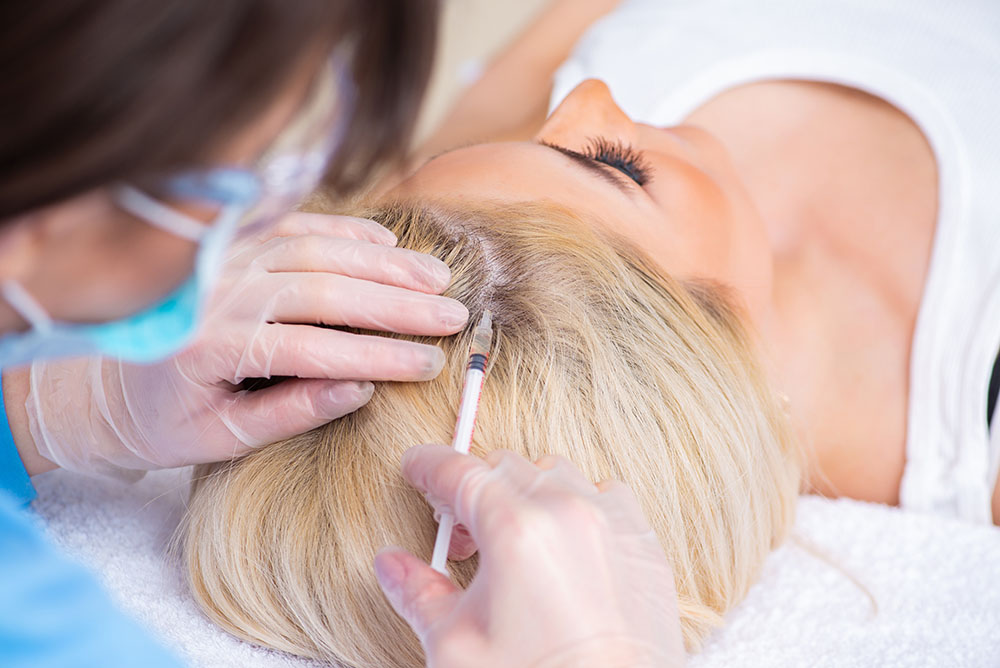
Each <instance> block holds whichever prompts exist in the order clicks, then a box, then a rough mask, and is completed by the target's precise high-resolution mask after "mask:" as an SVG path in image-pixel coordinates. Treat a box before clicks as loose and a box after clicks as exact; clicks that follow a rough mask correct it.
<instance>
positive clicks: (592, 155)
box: [539, 137, 652, 186]
mask: <svg viewBox="0 0 1000 668" xmlns="http://www.w3.org/2000/svg"><path fill="white" fill-rule="evenodd" d="M539 143H541V144H542V145H543V146H547V147H548V148H551V149H555V150H556V151H559V152H560V153H562V154H563V155H565V156H566V157H568V158H571V159H572V160H574V161H576V162H577V163H579V164H581V165H583V166H584V167H587V168H588V169H592V170H595V171H597V172H599V173H604V174H605V175H606V176H607V177H608V178H609V179H610V174H608V173H607V172H605V171H604V170H605V169H606V168H607V167H610V168H611V169H613V170H615V171H617V172H620V173H621V174H624V175H625V176H627V177H628V178H629V180H630V181H632V182H633V183H637V184H638V185H639V186H644V185H646V184H647V183H649V182H650V181H651V180H652V169H651V168H650V167H649V163H648V162H647V161H646V159H645V157H644V156H643V155H642V153H641V152H640V151H639V150H637V149H635V148H632V147H631V146H629V145H627V144H625V143H623V142H621V141H620V140H616V141H612V140H610V139H605V138H603V137H593V138H591V139H590V140H588V142H587V146H586V148H584V149H583V151H576V150H574V149H571V148H566V147H565V146H557V145H556V144H551V143H549V142H546V141H542V142H539ZM611 180H612V181H614V179H611Z"/></svg>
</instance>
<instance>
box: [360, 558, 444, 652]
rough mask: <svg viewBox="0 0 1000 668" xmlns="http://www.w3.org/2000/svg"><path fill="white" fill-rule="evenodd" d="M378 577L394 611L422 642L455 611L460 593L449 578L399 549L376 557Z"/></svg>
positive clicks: (376, 574)
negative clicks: (438, 621)
mask: <svg viewBox="0 0 1000 668" xmlns="http://www.w3.org/2000/svg"><path fill="white" fill-rule="evenodd" d="M375 577H376V578H377V579H378V583H379V586H380V587H382V591H383V592H384V593H385V597H386V598H387V599H389V603H390V604H391V605H392V609H393V610H395V611H396V613H397V614H399V616H400V617H402V618H403V619H404V620H406V623H407V624H409V625H410V627H411V628H412V629H413V631H414V633H416V634H417V637H419V638H420V640H421V642H423V640H424V639H425V638H426V636H427V633H428V631H429V630H430V629H431V627H433V626H434V623H435V622H436V621H437V620H439V619H441V618H442V617H444V616H445V615H447V614H449V613H450V612H451V611H452V610H453V609H454V607H455V605H456V604H457V603H458V595H459V594H460V593H461V592H460V590H459V589H458V587H456V586H455V585H454V584H453V583H452V582H451V580H449V579H448V578H447V577H446V576H444V575H442V574H441V573H438V572H437V571H435V570H434V569H433V568H431V567H430V566H428V565H427V564H425V563H424V562H422V561H420V560H419V559H417V558H416V557H415V556H413V555H412V554H410V553H409V552H406V551H404V550H401V549H400V548H392V547H389V548H383V549H382V550H381V551H380V552H379V553H378V554H377V555H376V556H375Z"/></svg>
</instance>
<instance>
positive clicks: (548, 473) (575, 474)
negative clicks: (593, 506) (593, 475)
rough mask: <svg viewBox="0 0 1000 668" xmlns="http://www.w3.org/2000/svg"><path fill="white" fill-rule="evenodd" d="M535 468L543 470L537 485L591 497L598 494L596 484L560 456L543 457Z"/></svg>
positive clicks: (536, 463) (536, 462) (538, 460)
mask: <svg viewBox="0 0 1000 668" xmlns="http://www.w3.org/2000/svg"><path fill="white" fill-rule="evenodd" d="M535 466H536V467H538V468H539V469H541V470H542V472H543V475H540V476H539V478H538V481H537V483H536V487H537V486H540V485H546V484H547V485H558V486H560V487H563V488H565V489H571V490H573V491H574V492H577V493H580V494H584V495H589V494H596V493H597V490H596V488H595V487H594V483H593V482H591V481H590V480H588V479H587V478H586V476H584V475H583V473H582V472H581V471H580V469H579V468H577V467H576V465H575V464H573V463H572V462H571V461H570V460H568V459H566V458H565V457H561V456H559V455H543V456H542V457H539V458H538V459H537V460H536V461H535Z"/></svg>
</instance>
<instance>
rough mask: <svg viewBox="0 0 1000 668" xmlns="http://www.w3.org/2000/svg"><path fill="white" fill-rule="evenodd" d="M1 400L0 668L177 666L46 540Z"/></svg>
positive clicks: (90, 578) (79, 568) (95, 583)
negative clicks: (33, 509) (31, 507)
mask: <svg viewBox="0 0 1000 668" xmlns="http://www.w3.org/2000/svg"><path fill="white" fill-rule="evenodd" d="M0 385H2V384H0ZM2 401H3V391H2V389H0V666H3V667H4V668H20V667H21V666H23V667H24V668H28V667H29V666H30V667H31V668H56V667H59V668H63V667H67V666H72V667H73V668H77V667H79V668H86V667H89V666H94V667H97V666H100V667H101V668H118V667H122V668H124V667H125V666H128V667H129V668H132V667H135V666H142V667H143V668H167V667H170V668H177V667H179V666H181V665H182V664H181V662H180V661H179V660H178V659H177V658H176V657H174V656H173V655H172V654H170V653H169V652H168V651H167V650H166V649H164V648H163V647H161V646H160V645H159V644H157V643H156V641H154V640H153V639H152V638H151V637H150V636H149V634H148V633H147V632H146V631H145V630H144V629H143V628H142V627H140V626H139V624H138V623H136V622H135V621H133V620H132V619H130V618H129V617H128V616H126V615H125V614H124V613H122V611H121V610H119V609H118V607H117V606H116V605H115V604H114V603H113V602H112V601H111V599H110V598H109V597H108V595H107V594H106V593H105V592H104V591H103V590H102V589H101V587H100V585H99V584H98V583H97V581H96V580H95V579H94V577H93V576H92V575H91V574H90V573H88V572H87V571H86V569H84V568H83V567H82V566H80V565H79V564H76V563H74V562H72V561H71V560H69V559H67V558H66V557H65V556H63V555H61V554H59V552H58V550H56V548H55V547H54V546H53V545H52V544H51V543H50V542H49V541H48V540H47V539H46V538H45V536H44V535H43V533H42V527H41V526H39V523H38V521H37V519H36V518H35V517H33V516H32V515H31V511H30V510H27V509H26V506H27V504H28V503H29V502H30V501H31V499H32V498H34V496H35V490H34V487H32V485H31V479H30V478H29V477H28V474H27V472H26V471H25V470H24V466H23V464H22V463H21V458H20V456H19V455H18V454H17V449H16V448H15V447H14V439H13V437H12V436H11V434H10V426H9V425H8V424H7V415H6V412H5V411H4V410H2V406H3V404H2Z"/></svg>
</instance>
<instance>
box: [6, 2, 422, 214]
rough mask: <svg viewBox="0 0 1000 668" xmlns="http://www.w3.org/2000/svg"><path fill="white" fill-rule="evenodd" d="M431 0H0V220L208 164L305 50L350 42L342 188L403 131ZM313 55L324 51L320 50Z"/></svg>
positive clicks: (398, 142)
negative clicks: (351, 91) (351, 92)
mask: <svg viewBox="0 0 1000 668" xmlns="http://www.w3.org/2000/svg"><path fill="white" fill-rule="evenodd" d="M437 4H438V3H437V0H294V1H293V2H287V1H286V0H210V1H206V0H58V1H56V2H39V1H38V0H4V2H0V221H2V220H4V219H6V218H9V217H12V216H15V215H17V214H20V213H23V212H26V211H30V210H32V209H35V208H37V207H40V206H44V205H47V204H52V203H55V202H58V201H60V200H63V199H65V198H68V197H71V196H73V195H76V194H80V193H83V192H86V191H88V190H90V189H93V188H96V187H100V186H102V185H106V184H108V183H111V182H114V181H118V180H123V179H141V178H143V177H146V176H150V175H156V174H162V173H164V172H169V171H171V170H176V169H185V168H190V167H194V166H198V165H204V164H207V163H208V160H209V158H210V154H211V153H212V151H214V150H216V149H218V148H219V147H220V146H221V145H222V144H224V142H226V141H227V140H228V139H230V138H231V137H232V136H233V135H234V134H236V133H238V132H239V131H240V130H241V129H243V128H244V127H245V126H246V125H247V124H248V123H249V122H250V121H252V120H255V119H256V118H257V117H259V115H260V114H262V113H263V112H264V111H265V110H266V109H267V108H268V107H269V106H270V104H272V103H273V102H274V100H275V99H276V96H277V95H278V94H280V92H282V91H283V90H284V87H285V86H287V85H288V82H289V81H290V80H291V77H292V76H293V73H294V72H295V71H296V68H298V67H300V66H304V65H305V64H306V63H307V62H308V59H309V58H313V59H315V58H316V56H317V54H320V53H323V52H324V50H325V51H331V50H332V49H333V48H334V46H335V45H339V44H345V43H346V44H348V45H349V46H350V48H351V52H352V67H353V74H354V78H355V83H356V86H357V96H356V99H355V106H354V111H353V113H352V115H351V119H350V120H349V122H348V125H347V131H346V133H347V134H346V137H345V139H344V143H343V144H342V146H341V149H340V150H339V151H338V155H337V156H336V157H335V159H334V161H333V165H332V166H331V170H330V172H329V173H328V175H327V180H328V184H329V185H330V186H331V187H332V188H333V189H334V190H335V191H338V192H342V193H343V192H347V191H349V190H351V189H353V188H355V187H357V186H358V185H359V184H360V183H361V182H362V181H363V180H364V179H365V177H366V176H367V175H368V174H369V173H370V172H371V170H372V169H373V168H374V167H375V166H377V165H378V164H380V163H381V162H384V161H386V160H387V159H389V158H393V157H398V156H397V153H398V152H401V151H402V150H405V147H406V146H407V144H408V142H409V137H410V133H411V132H412V129H413V125H414V121H415V117H416V115H417V110H418V104H419V102H420V98H421V96H422V94H423V90H424V88H425V86H426V82H427V78H428V75H429V71H430V66H431V63H432V59H433V46H434V39H435V33H436V27H437ZM317 66H318V63H317Z"/></svg>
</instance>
